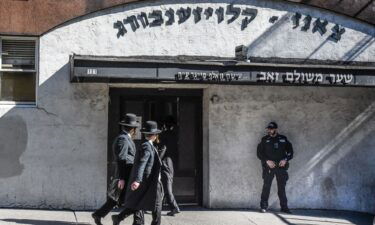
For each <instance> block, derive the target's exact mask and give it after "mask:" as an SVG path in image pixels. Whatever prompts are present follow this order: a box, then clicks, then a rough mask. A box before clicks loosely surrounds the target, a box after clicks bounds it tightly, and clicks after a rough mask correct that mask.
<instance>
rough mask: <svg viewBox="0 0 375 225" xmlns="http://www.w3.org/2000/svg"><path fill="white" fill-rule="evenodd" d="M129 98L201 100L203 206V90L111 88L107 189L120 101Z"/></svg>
mask: <svg viewBox="0 0 375 225" xmlns="http://www.w3.org/2000/svg"><path fill="white" fill-rule="evenodd" d="M126 96H129V97H131V98H134V97H141V98H142V97H148V96H152V97H155V96H157V97H159V96H160V97H194V98H199V101H197V103H198V113H197V114H199V115H196V116H198V117H197V118H198V120H197V126H198V127H199V129H198V133H197V136H196V138H197V146H196V147H195V151H196V170H197V173H196V177H197V178H196V184H197V185H196V190H195V191H196V197H197V199H196V201H197V204H198V205H199V206H202V205H203V89H174V88H126V87H111V88H110V89H109V99H110V101H109V104H108V138H107V188H108V186H109V183H110V180H111V175H112V172H111V171H110V167H111V164H112V163H113V162H111V160H112V150H111V149H112V142H113V139H114V137H116V136H117V134H118V133H119V126H118V121H119V120H120V119H121V115H120V113H121V112H120V111H121V110H120V101H121V99H122V98H124V97H126Z"/></svg>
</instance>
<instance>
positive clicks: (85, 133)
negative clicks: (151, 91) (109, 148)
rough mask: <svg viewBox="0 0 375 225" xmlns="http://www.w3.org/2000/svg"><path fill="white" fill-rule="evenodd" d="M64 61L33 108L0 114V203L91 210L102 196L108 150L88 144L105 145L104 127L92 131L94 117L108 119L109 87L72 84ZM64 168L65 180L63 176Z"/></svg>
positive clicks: (44, 87) (43, 87) (43, 82)
mask: <svg viewBox="0 0 375 225" xmlns="http://www.w3.org/2000/svg"><path fill="white" fill-rule="evenodd" d="M68 60H69V58H68V57H67V59H66V61H67V63H66V64H64V65H63V66H61V67H60V68H59V69H57V70H56V71H55V72H54V73H53V74H52V75H51V76H50V77H49V78H48V79H46V80H44V81H42V83H41V84H40V85H39V87H38V92H37V93H38V97H37V98H38V105H37V107H13V108H11V109H10V110H9V111H7V112H6V113H5V114H4V115H1V116H0V190H1V192H2V194H1V195H0V207H26V208H48V209H61V208H67V209H92V208H95V207H97V206H98V205H99V204H102V202H103V201H104V200H105V197H106V192H105V191H106V186H105V184H106V176H105V175H106V170H103V168H104V167H105V166H106V160H105V159H106V152H105V151H104V152H103V154H102V156H101V155H99V156H98V155H95V154H94V153H90V151H88V148H95V146H98V145H101V144H100V143H105V146H106V144H107V140H106V138H105V137H104V136H103V135H102V134H103V130H105V129H106V126H103V128H102V129H96V130H95V131H94V130H93V127H95V123H93V121H95V122H102V121H106V120H107V118H106V117H105V115H106V114H105V112H106V110H107V104H108V102H107V101H106V98H107V97H106V96H107V91H106V90H107V89H105V88H103V85H100V84H87V83H86V84H84V85H82V84H72V83H70V64H69V63H68ZM103 118H104V119H103ZM36 133H37V134H36ZM98 143H99V144H98ZM90 150H91V149H90ZM89 153H90V157H88V154H89ZM96 153H97V154H100V153H98V152H96ZM20 158H21V160H22V162H23V164H24V165H22V164H21V163H20ZM102 160H103V161H102ZM90 167H91V168H90ZM77 168H83V169H87V168H89V169H88V170H90V173H91V174H90V176H86V177H87V178H86V177H84V178H82V174H83V173H77V170H78V169H77ZM105 169H106V167H105ZM67 173H69V174H70V175H69V179H61V176H62V174H67ZM92 176H95V177H96V178H95V179H91V177H92ZM11 177H16V178H17V179H6V178H11ZM89 177H90V178H89ZM85 179H86V180H85ZM83 180H84V181H83ZM87 182H88V183H92V185H91V186H90V187H87V185H86V184H85V183H87ZM56 183H59V185H56ZM99 184H100V185H99ZM102 184H104V185H102ZM30 192H31V193H32V194H29V193H30ZM15 222H19V223H26V224H64V225H65V224H67V223H62V222H61V223H58V221H57V222H55V221H54V222H53V223H52V222H51V223H49V222H44V221H40V222H38V221H29V222H30V223H28V221H15ZM0 224H1V222H0ZM73 224H76V223H73Z"/></svg>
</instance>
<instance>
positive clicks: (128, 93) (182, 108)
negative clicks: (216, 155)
mask: <svg viewBox="0 0 375 225" xmlns="http://www.w3.org/2000/svg"><path fill="white" fill-rule="evenodd" d="M128 112H131V113H135V114H136V115H137V116H139V119H140V121H141V122H142V124H143V123H144V122H145V121H147V120H155V121H157V122H158V124H161V123H162V122H163V121H164V120H165V118H166V116H172V117H173V118H174V119H175V122H176V126H175V129H174V130H175V131H174V132H175V137H176V138H173V140H171V141H172V142H174V146H176V149H173V152H170V155H171V157H172V160H173V163H174V170H175V176H174V184H173V189H174V190H173V191H174V194H175V197H176V199H177V201H178V203H189V204H198V205H201V201H202V90H191V89H124V88H112V89H110V104H109V120H108V179H110V176H111V175H112V174H113V168H114V167H113V162H112V158H113V156H112V150H111V146H112V141H113V140H114V138H115V137H116V135H117V134H118V132H119V126H118V121H119V120H120V119H121V117H122V116H123V115H125V114H126V113H128ZM142 141H143V136H141V135H140V132H138V136H137V138H136V140H135V143H136V145H137V147H139V146H140V144H141V143H142Z"/></svg>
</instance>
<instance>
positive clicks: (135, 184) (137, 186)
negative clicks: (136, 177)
mask: <svg viewBox="0 0 375 225" xmlns="http://www.w3.org/2000/svg"><path fill="white" fill-rule="evenodd" d="M139 185H141V184H140V183H138V182H137V181H134V182H133V183H132V185H131V186H130V188H131V189H132V191H135V190H137V189H138V188H139Z"/></svg>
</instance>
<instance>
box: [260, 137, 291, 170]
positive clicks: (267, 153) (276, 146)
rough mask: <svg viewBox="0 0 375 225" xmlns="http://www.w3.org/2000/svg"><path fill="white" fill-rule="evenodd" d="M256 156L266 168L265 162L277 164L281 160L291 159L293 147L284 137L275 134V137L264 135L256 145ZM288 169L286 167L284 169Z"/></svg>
mask: <svg viewBox="0 0 375 225" xmlns="http://www.w3.org/2000/svg"><path fill="white" fill-rule="evenodd" d="M257 156H258V158H259V159H260V160H261V161H262V165H263V166H266V161H267V160H271V161H274V162H275V163H276V164H278V163H279V162H280V161H281V160H283V159H285V160H287V161H289V160H291V159H292V158H293V146H292V144H291V143H290V142H289V141H288V139H287V138H286V137H285V136H284V135H280V134H277V135H276V136H275V137H271V136H270V135H266V136H264V137H263V138H262V140H261V142H260V143H259V144H258V148H257ZM285 168H286V169H287V168H288V165H286V167H285Z"/></svg>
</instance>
